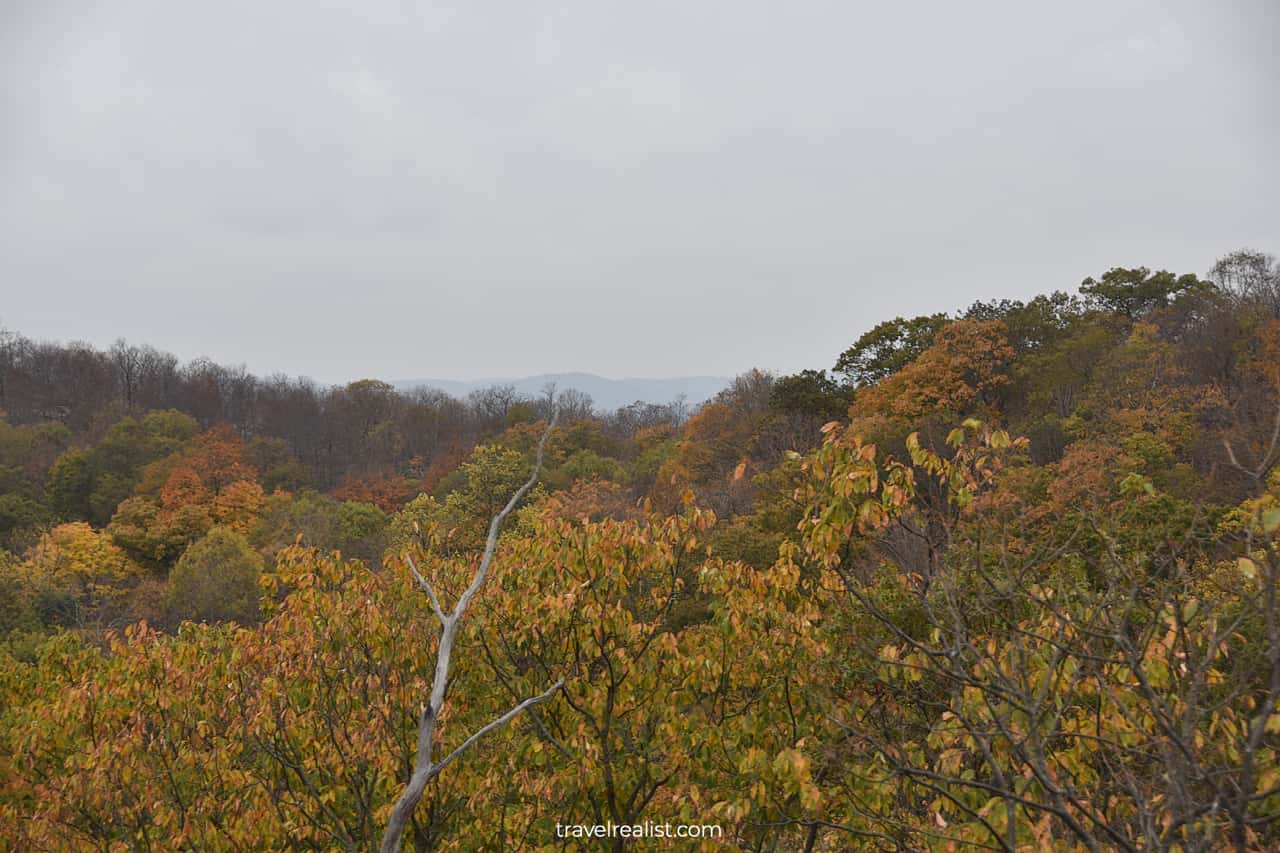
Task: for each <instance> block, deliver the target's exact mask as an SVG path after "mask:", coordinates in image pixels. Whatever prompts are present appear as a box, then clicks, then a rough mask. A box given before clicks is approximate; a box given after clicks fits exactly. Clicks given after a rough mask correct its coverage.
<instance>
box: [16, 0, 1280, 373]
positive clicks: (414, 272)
mask: <svg viewBox="0 0 1280 853" xmlns="http://www.w3.org/2000/svg"><path fill="white" fill-rule="evenodd" d="M1277 36H1280V6H1278V5H1277V4H1275V3H1274V2H1272V0H1254V1H1253V2H1248V1H1247V0H1237V1H1236V2H1223V3H1214V4H1203V3H1195V2H1189V0H1188V2H1161V1H1160V0H1145V1H1144V2H1136V1H1133V2H1114V0H1113V1H1112V2H1101V0H1088V2H1082V3H1076V4H1052V5H1051V4H1028V3H1014V2H1005V3H992V2H971V3H964V4H959V3H944V2H935V3H916V4H854V3H847V2H843V3H837V2H829V3H823V2H808V1H807V0H805V1H804V2H802V0H795V2H788V3H777V2H769V3H765V2H757V0H737V2H732V3H730V2H714V3H710V2H708V3H689V2H679V3H677V2H655V3H607V2H600V0H593V2H586V0H570V2H563V3H543V2H535V3H463V2H437V3H408V2H405V3H391V2H387V3H377V4H347V3H343V4H339V3H325V2H307V3H303V2H281V3H274V4H262V3H251V2H240V1H237V2H231V0H228V2H223V3H216V4H201V3H182V2H118V3H113V4H100V3H71V2H67V3H46V2H39V0H16V2H15V0H10V2H9V3H7V4H5V5H4V7H3V10H2V11H0V77H2V82H0V87H3V88H2V90H0V125H2V126H3V135H2V136H0V158H2V159H0V186H3V187H4V192H3V193H0V287H2V288H3V299H2V300H0V319H2V320H3V322H4V323H5V324H6V325H8V326H10V327H12V328H15V329H17V330H19V331H22V332H24V333H26V334H28V335H33V336H39V337H52V338H59V339H67V338H81V339H87V340H90V341H94V342H97V343H106V342H108V341H109V340H111V339H112V338H114V337H116V336H121V335H122V336H125V337H128V338H130V339H132V340H137V341H146V342H149V343H153V344H155V345H157V346H162V347H165V348H168V349H171V350H173V351H174V352H176V353H178V354H179V355H181V356H183V357H192V356H196V355H201V354H205V355H209V356H211V357H214V358H216V359H218V360H222V361H227V362H241V361H244V362H247V363H248V365H249V367H250V368H251V369H254V370H256V371H260V372H269V371H274V370H282V371H286V372H290V373H303V374H308V375H313V376H316V377H318V378H322V379H326V380H343V379H350V378H355V377H358V376H365V375H377V376H382V377H388V378H391V377H407V376H423V375H433V376H453V377H475V376H484V375H494V374H501V375H514V374H523V373H536V372H541V371H559V370H570V369H582V370H593V371H596V372H600V373H604V374H609V375H615V376H622V375H673V374H693V373H716V374H731V373H735V372H737V371H739V370H742V369H744V368H746V367H749V366H751V365H755V364H758V365H761V366H765V367H771V368H777V369H782V370H795V369H799V368H801V367H807V366H827V365H829V364H830V362H831V361H832V360H833V359H834V356H835V354H836V353H837V352H839V350H841V349H842V348H843V347H844V346H846V345H847V344H848V342H849V341H850V340H852V339H853V338H854V337H856V335H857V334H859V333H860V332H862V331H864V330H865V329H866V328H868V327H869V326H870V325H872V324H873V323H875V322H877V321H878V320H881V319H884V318H887V317H890V316H893V315H895V314H902V313H918V312H925V311H935V310H945V309H951V308H955V307H959V306H961V305H964V304H966V303H967V302H969V301H972V300H973V299H976V298H991V297H998V296H1027V295H1030V294H1033V293H1036V292H1040V291H1043V290H1047V289H1052V288H1072V287H1074V286H1075V285H1076V284H1077V283H1078V282H1079V279H1080V278H1082V277H1083V276H1085V275H1087V274H1091V273H1096V272H1100V271H1102V270H1104V269H1106V268H1107V267H1109V266H1112V265H1117V264H1126V265H1128V264H1148V265H1158V266H1167V267H1170V268H1173V269H1177V270H1179V271H1193V272H1202V271H1204V270H1205V269H1206V268H1207V267H1208V266H1209V265H1210V264H1211V263H1212V261H1213V259H1214V258H1215V257H1216V256H1217V255H1219V254H1222V253H1225V252H1226V251H1229V250H1231V249H1233V248H1237V247H1239V246H1241V245H1253V246H1255V247H1258V248H1264V249H1270V250H1273V251H1276V250H1280V203H1277V199H1278V198H1280V166H1278V165H1277V157H1276V156H1275V151H1276V150H1280V116H1278V115H1277V107H1276V105H1277V104H1280V97H1278V96H1280V59H1277V51H1276V46H1277Z"/></svg>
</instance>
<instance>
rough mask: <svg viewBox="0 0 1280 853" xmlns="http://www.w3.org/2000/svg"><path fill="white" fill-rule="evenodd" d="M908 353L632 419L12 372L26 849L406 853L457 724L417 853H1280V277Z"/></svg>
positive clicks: (5, 519) (13, 833) (7, 584)
mask: <svg viewBox="0 0 1280 853" xmlns="http://www.w3.org/2000/svg"><path fill="white" fill-rule="evenodd" d="M935 307H939V306H929V308H930V309H932V308H935ZM868 325H870V326H871V327H870V330H869V331H867V332H866V333H865V334H862V335H860V336H857V337H854V336H853V335H850V337H851V338H852V340H850V342H849V346H848V347H847V348H846V349H845V350H843V351H842V352H840V353H833V354H832V355H833V362H832V363H831V364H830V365H829V366H828V365H815V366H813V367H812V368H810V369H806V370H803V371H800V372H798V373H796V374H792V375H782V376H779V375H774V374H771V373H769V372H767V371H763V370H750V371H747V372H745V373H743V374H741V375H740V376H738V377H737V378H736V379H735V380H734V381H733V382H732V383H731V384H730V385H729V387H727V388H726V389H725V390H724V391H723V392H721V393H720V394H719V395H718V396H716V397H715V398H714V399H712V400H709V401H707V402H705V403H704V404H702V405H700V406H698V407H696V408H693V409H690V408H688V407H685V406H683V405H671V406H659V405H651V404H645V403H636V404H634V405H632V406H628V407H624V408H622V409H619V410H617V411H615V412H611V413H602V412H597V411H595V410H594V409H593V407H592V404H591V401H590V399H589V398H586V397H584V396H583V395H581V394H563V393H562V394H559V395H556V394H555V393H554V389H551V390H549V393H548V394H547V395H545V396H544V397H540V398H536V399H528V398H524V397H521V396H520V395H518V394H516V393H515V392H514V391H513V390H512V389H511V388H508V387H502V386H497V387H493V388H490V389H487V390H484V391H480V392H476V393H474V394H472V395H471V396H470V397H468V398H467V399H465V400H458V399H454V398H451V397H449V396H447V395H445V394H442V393H439V392H434V391H414V392H409V393H405V392H400V391H397V390H396V389H395V388H393V387H392V386H391V385H389V384H387V383H385V382H381V381H378V380H374V379H365V380H361V381H357V382H353V383H350V384H348V385H345V386H339V387H328V388H326V387H320V386H317V385H315V384H314V383H311V382H308V381H305V380H293V379H289V378H285V377H279V376H274V377H265V378H260V377H255V376H252V375H250V374H248V373H247V372H246V371H244V370H243V369H237V368H230V367H224V366H220V365H217V364H213V363H211V362H208V361H204V360H200V361H195V362H192V363H189V364H180V363H179V361H178V360H177V359H176V358H175V357H174V356H172V355H169V354H167V353H163V352H160V351H158V350H155V349H153V348H151V347H148V346H145V345H133V344H129V343H127V342H124V341H120V342H118V343H117V344H115V345H114V346H112V347H111V348H110V349H108V350H106V351H102V350H98V349H95V348H93V347H91V346H88V345H84V344H75V343H73V344H55V343H46V342H37V341H32V340H29V339H27V338H25V337H23V336H21V335H20V334H17V333H15V332H0V416H2V419H0V839H4V841H0V846H5V845H8V849H32V850H64V849H65V850H102V849H108V850H133V849H199V850H239V849H299V850H304V849H308V850H309V849H323V850H367V849H370V848H371V847H373V846H375V845H376V844H377V841H378V839H379V838H381V837H382V833H383V831H384V828H385V827H386V826H387V824H388V821H389V820H391V819H392V816H393V806H394V804H395V803H396V801H397V797H398V796H400V793H401V791H402V790H403V789H404V788H405V786H406V784H407V783H410V781H411V779H412V777H413V773H414V768H415V761H418V760H419V759H420V758H421V756H420V755H419V754H418V748H419V733H420V731H421V726H422V724H423V720H424V719H426V718H428V717H429V718H430V723H431V725H432V726H433V727H434V729H433V737H434V738H435V740H434V742H432V743H431V747H433V748H436V749H438V750H439V755H436V753H435V752H432V751H431V749H430V748H429V749H428V753H429V755H428V759H429V760H431V761H439V760H441V759H443V758H444V757H445V756H448V755H450V754H451V753H452V752H453V750H455V749H458V748H460V747H464V746H465V751H464V752H460V753H459V755H458V758H457V760H456V761H451V762H450V763H448V765H447V767H445V768H444V769H442V770H440V771H439V772H438V775H434V776H432V777H431V780H430V781H429V783H428V784H426V785H425V787H424V789H423V792H422V797H421V800H420V801H415V802H414V803H412V804H411V806H412V808H411V809H410V811H411V814H410V815H409V819H408V823H407V826H406V828H405V841H406V848H407V847H410V846H411V847H412V848H413V849H418V850H475V849H579V848H576V847H573V846H572V844H568V843H567V842H566V841H565V840H564V839H563V838H560V839H558V838H557V835H556V831H555V827H556V825H557V824H602V823H606V822H612V823H614V824H619V825H621V824H641V823H643V822H644V821H655V822H659V823H661V822H683V823H689V824H716V825H718V826H720V827H722V828H723V830H724V832H723V836H722V837H718V838H716V839H714V840H711V839H706V840H703V841H701V842H699V843H701V844H703V848H702V849H708V850H710V849H742V850H797V851H798V850H804V851H821V850H832V851H834V850H849V849H867V850H886V851H889V850H921V849H928V850H965V849H996V850H1005V851H1020V850H1051V849H1052V850H1090V851H1102V850H1129V851H1139V850H1143V851H1146V850H1186V851H1191V850H1218V849H1235V850H1248V851H1255V850H1256V851H1262V850H1269V849H1276V848H1277V847H1280V760H1278V758H1277V750H1280V606H1278V605H1277V600H1276V596H1277V588H1278V584H1280V553H1278V552H1277V537H1278V536H1280V466H1278V465H1277V462H1280V268H1278V267H1277V264H1276V261H1275V259H1274V258H1272V257H1270V256H1268V255H1265V254H1263V253H1259V252H1255V251H1251V250H1242V251H1240V252H1236V253H1233V254H1231V255H1229V256H1227V257H1225V258H1223V259H1222V260H1221V261H1219V262H1218V263H1217V264H1216V265H1215V266H1214V267H1213V269H1212V270H1211V271H1210V272H1209V273H1208V274H1207V275H1206V276H1203V277H1201V276H1199V275H1195V274H1187V273H1174V272H1169V271H1164V270H1159V271H1152V270H1151V269H1150V268H1147V267H1134V268H1115V269H1111V270H1108V271H1104V272H1101V273H1099V274H1097V275H1096V276H1091V277H1088V278H1085V279H1083V281H1082V283H1081V284H1080V285H1079V286H1078V288H1075V289H1074V292H1071V293H1069V292H1065V291H1061V290H1058V291H1053V292H1050V293H1047V294H1044V295H1041V296H1037V297H1035V298H1032V299H1030V300H1027V301H1025V302H1024V301H1021V300H1012V299H999V300H993V301H990V302H978V303H975V304H973V305H971V306H969V307H967V308H961V309H960V310H956V311H954V312H952V313H938V312H936V311H935V312H934V313H928V314H922V315H920V316H917V317H910V318H903V317H899V318H894V319H891V320H887V321H885V322H880V323H878V324H874V325H872V324H868ZM552 424H554V427H552ZM535 460H536V462H537V463H538V464H535ZM531 473H532V474H534V475H535V476H534V478H533V479H532V480H531V479H530V477H531ZM525 483H530V485H529V487H528V488H527V490H525V489H523V488H522V485H523V484H525ZM513 496H514V497H513ZM504 507H506V508H509V513H510V514H509V516H503V518H504V520H505V524H504V525H501V526H500V525H497V524H495V522H494V518H495V516H498V515H500V514H502V513H503V512H504ZM489 560H491V568H490V562H489ZM477 567H483V570H480V571H479V573H477V572H478V568H477ZM486 570H487V571H488V575H487V576H485V571H486ZM476 577H480V578H481V580H482V581H483V583H482V584H479V585H477V586H476V592H475V597H474V600H471V599H470V598H469V597H468V595H469V593H468V592H466V591H467V590H469V589H470V586H469V585H470V584H472V582H473V579H474V578H476ZM425 590H430V592H429V593H427V592H425ZM460 601H461V602H462V605H460V606H459V612H461V611H462V610H463V609H466V608H465V606H463V605H465V604H467V603H470V609H467V610H466V619H465V621H462V620H459V621H458V623H457V624H458V628H457V638H456V644H457V645H456V648H454V649H453V661H452V667H453V669H452V670H450V671H449V672H448V673H447V674H448V675H449V678H448V679H447V693H442V694H441V695H442V696H447V702H446V703H444V704H439V703H437V704H432V705H430V706H427V705H425V704H424V703H426V702H427V697H428V696H429V695H431V692H432V688H433V685H434V684H435V683H436V682H433V674H434V671H435V667H436V661H437V656H438V653H439V652H440V646H439V645H438V643H439V642H440V640H439V639H438V638H439V637H442V636H444V635H445V633H446V632H443V631H440V630H439V627H440V626H439V624H437V618H438V617H439V622H440V623H447V619H446V617H447V616H448V612H449V609H450V607H452V606H453V604H454V603H457V602H460ZM533 697H538V698H539V701H538V702H537V704H536V705H534V704H528V700H529V699H530V698H533ZM513 708H515V709H518V710H520V711H521V713H518V714H514V715H511V716H509V718H507V719H506V725H504V726H503V727H501V728H493V729H492V730H490V729H489V728H488V726H489V724H490V723H492V722H493V721H494V720H498V719H503V718H504V717H503V715H504V714H507V713H508V712H510V711H511V709H513ZM481 731H483V732H485V736H484V738H483V739H481V740H476V741H475V742H474V743H472V742H471V741H470V740H469V738H470V737H471V736H472V735H473V734H475V733H477V732H481ZM432 756H435V757H434V758H432ZM582 843H583V846H582V847H581V849H597V848H588V847H586V846H585V842H582ZM611 843H613V848H612V849H623V844H622V840H621V839H614V841H613V842H611Z"/></svg>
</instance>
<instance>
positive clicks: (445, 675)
mask: <svg viewBox="0 0 1280 853" xmlns="http://www.w3.org/2000/svg"><path fill="white" fill-rule="evenodd" d="M558 418H559V412H558V411H554V412H553V413H552V415H551V422H550V423H549V424H547V429H546V432H544V433H543V434H542V439H541V440H540V441H539V442H538V450H537V453H536V454H535V455H534V462H533V473H532V474H530V476H529V479H528V480H527V481H526V482H525V484H524V485H523V486H521V487H520V488H519V489H517V490H516V492H515V494H513V495H512V496H511V499H510V500H509V501H507V505H506V506H505V507H503V508H502V510H501V511H500V512H499V513H498V514H497V515H495V516H494V517H493V520H492V521H490V522H489V536H488V538H487V539H486V540H485V545H484V552H483V554H482V556H481V558H480V563H479V565H478V566H477V567H476V571H475V574H474V575H473V576H472V578H471V583H470V584H469V585H468V586H467V588H466V589H465V590H464V591H463V593H462V595H460V596H459V597H458V601H457V603H456V604H455V605H454V607H453V609H452V610H451V611H450V612H448V613H445V611H444V608H443V607H442V606H441V604H440V599H439V597H438V596H437V595H436V592H435V589H434V588H433V587H432V586H431V583H430V581H428V580H427V578H426V576H425V575H423V574H422V573H421V572H420V571H418V567H417V565H416V564H415V563H414V562H413V558H412V557H411V556H410V555H408V554H406V555H405V558H406V562H407V563H408V564H409V569H410V571H412V572H413V576H414V579H415V580H417V582H418V585H419V586H421V587H422V589H423V591H424V592H425V593H426V594H427V598H428V599H429V600H430V602H431V610H432V612H433V613H435V616H436V619H437V620H438V621H439V622H440V637H439V643H438V645H437V646H436V669H435V676H434V678H433V680H432V682H431V697H430V699H429V700H428V701H427V704H426V705H425V706H424V707H423V709H422V717H421V719H420V720H419V722H418V754H417V758H416V760H415V762H414V767H413V773H412V775H411V776H410V777H409V784H408V785H406V786H405V789H404V792H403V793H402V794H401V795H400V798H399V799H398V800H396V804H395V806H394V808H392V810H391V818H390V820H388V821H387V829H386V832H385V834H384V835H383V836H382V845H381V847H380V848H379V849H380V850H381V851H382V853H396V851H398V850H399V849H400V840H401V838H402V837H403V835H404V830H405V827H406V826H407V825H408V823H409V819H410V818H411V817H412V816H413V811H414V809H415V808H416V807H417V805H418V801H419V800H421V799H422V794H423V792H424V791H425V790H426V787H427V783H428V782H430V781H431V780H432V779H434V778H435V777H436V776H438V775H439V774H440V772H441V771H442V770H444V768H446V767H448V766H449V765H450V764H452V763H453V762H454V761H456V760H457V759H458V757H459V756H461V755H462V754H463V753H464V752H466V751H467V750H468V749H470V748H471V747H472V746H474V745H475V744H476V742H478V741H479V740H480V739H481V738H482V737H484V736H485V735H486V734H488V733H489V732H492V731H495V730H496V729H500V728H502V727H503V726H505V725H506V724H507V723H509V722H510V721H511V720H512V719H514V718H515V717H516V716H518V715H519V714H520V712H521V711H524V710H526V709H528V708H531V707H533V706H534V705H537V704H539V703H541V702H545V701H547V700H548V699H550V698H551V697H552V696H553V695H554V694H555V692H556V691H557V690H559V689H560V688H561V687H563V686H564V679H561V680H559V681H557V682H556V683H555V684H553V685H551V686H550V687H548V688H547V689H546V690H545V691H543V692H542V693H540V694H538V695H537V696H531V697H529V698H528V699H525V700H524V701H522V702H520V703H519V704H517V705H516V706H515V707H514V708H512V709H511V710H509V711H507V712H506V713H505V714H503V715H502V716H500V717H498V718H497V719H495V720H493V721H492V722H490V723H488V724H487V725H485V726H483V727H481V728H480V730H479V731H477V732H475V733H474V734H473V735H471V736H470V737H469V738H467V739H466V740H464V741H463V742H462V744H461V745H460V746H458V747H457V748H456V749H454V750H453V751H452V752H450V753H449V754H448V755H447V756H445V757H444V758H442V759H441V760H439V761H434V760H433V759H432V757H431V753H432V750H433V747H434V746H435V727H436V719H437V718H438V717H439V715H440V710H441V709H442V708H443V707H444V700H445V691H446V689H447V688H448V685H449V665H450V659H451V657H452V655H453V644H454V641H455V639H456V638H457V634H458V626H459V625H460V624H461V622H462V617H463V615H464V614H465V613H466V610H467V606H468V605H469V604H470V603H471V600H472V599H473V598H475V596H476V593H478V592H479V591H480V587H481V586H483V585H484V581H485V578H486V577H487V576H488V574H489V566H490V564H491V563H492V562H493V554H494V551H495V550H496V548H497V545H498V533H499V532H500V531H501V530H502V524H503V522H505V521H506V519H507V516H508V515H510V514H511V512H512V510H514V509H515V508H516V505H517V504H519V503H520V501H521V500H522V499H523V498H524V496H525V495H526V494H528V493H529V490H530V489H532V488H533V485H534V483H536V482H537V480H538V475H539V473H541V471H542V451H543V448H544V447H545V446H546V443H547V437H548V436H550V435H551V431H552V430H553V429H555V426H556V421H557V420H558Z"/></svg>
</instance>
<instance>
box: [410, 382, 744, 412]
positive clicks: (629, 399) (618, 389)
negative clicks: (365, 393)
mask: <svg viewBox="0 0 1280 853" xmlns="http://www.w3.org/2000/svg"><path fill="white" fill-rule="evenodd" d="M549 382H554V383H555V385H556V388H557V389H558V390H561V391H564V390H566V389H569V388H576V389H577V390H579V391H581V392H583V393H584V394H590V395H591V399H592V401H593V402H594V404H595V407H596V409H597V410H598V411H612V410H614V409H617V408H618V407H619V406H626V405H629V404H631V403H634V402H636V401H637V400H642V401H644V402H646V403H670V402H673V401H674V400H675V399H676V398H677V397H679V396H680V395H684V398H685V401H686V402H688V403H689V405H691V406H696V405H698V404H699V403H702V402H705V401H706V400H709V399H711V398H712V397H714V396H715V395H716V394H717V393H719V392H720V391H721V390H722V389H724V387H725V386H727V385H728V384H729V380H728V379H727V378H725V377H723V376H677V377H673V378H670V379H609V378H606V377H604V376H596V375H595V374H594V373H541V374H538V375H537V376H524V377H520V378H495V379H475V380H469V381H464V380H458V379H403V380H400V381H398V382H393V383H392V384H393V385H395V387H397V388H399V389H401V390H408V389H411V388H423V387H425V388H437V389H439V390H441V391H444V392H445V393H446V394H451V395H453V396H455V397H465V396H466V395H467V394H469V393H471V392H472V391H475V390H476V389H479V388H488V387H489V386H491V385H512V386H514V387H515V389H516V390H517V391H519V392H520V393H521V394H524V395H525V396H528V397H536V396H538V395H540V394H542V392H543V389H544V388H545V387H546V386H547V383H549Z"/></svg>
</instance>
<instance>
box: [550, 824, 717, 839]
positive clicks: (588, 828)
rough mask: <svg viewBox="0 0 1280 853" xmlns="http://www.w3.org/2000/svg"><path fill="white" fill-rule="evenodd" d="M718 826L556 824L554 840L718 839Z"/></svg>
mask: <svg viewBox="0 0 1280 853" xmlns="http://www.w3.org/2000/svg"><path fill="white" fill-rule="evenodd" d="M723 834H724V831H723V830H722V829H721V827H720V825H719V824H715V823H709V824H698V823H677V824H670V823H655V822H654V821H651V820H646V821H644V822H643V823H614V822H613V821H609V822H607V823H585V824H584V823H557V824H556V838H720V837H722V836H723Z"/></svg>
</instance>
